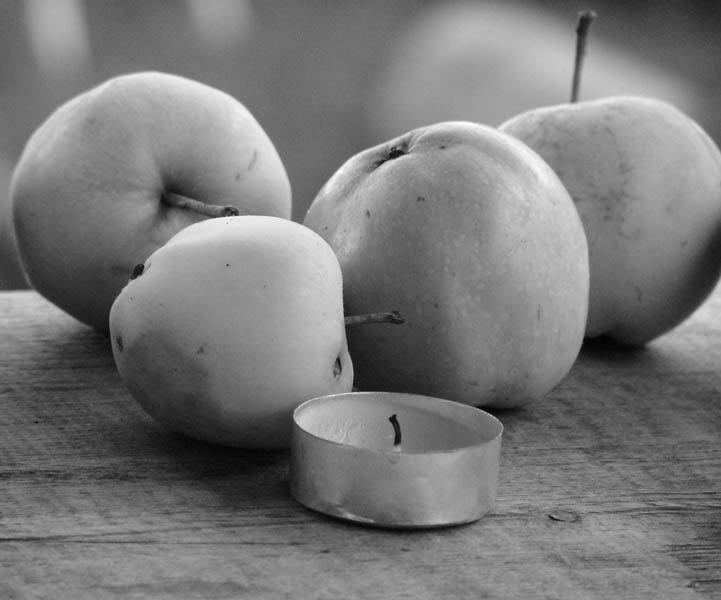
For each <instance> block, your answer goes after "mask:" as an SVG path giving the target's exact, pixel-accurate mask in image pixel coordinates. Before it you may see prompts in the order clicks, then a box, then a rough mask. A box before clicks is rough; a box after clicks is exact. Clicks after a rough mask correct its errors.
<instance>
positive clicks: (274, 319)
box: [109, 216, 353, 449]
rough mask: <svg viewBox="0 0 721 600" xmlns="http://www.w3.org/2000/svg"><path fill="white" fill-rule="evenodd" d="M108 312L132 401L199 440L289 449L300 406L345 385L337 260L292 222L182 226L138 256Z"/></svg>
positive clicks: (246, 219) (347, 370)
mask: <svg viewBox="0 0 721 600" xmlns="http://www.w3.org/2000/svg"><path fill="white" fill-rule="evenodd" d="M109 322H110V337H111V343H112V349H113V355H114V357H115V361H116V365H117V367H118V371H119V373H120V375H121V377H122V379H123V381H124V382H125V384H126V385H127V387H128V389H129V390H130V391H131V393H132V395H133V396H134V397H135V398H136V400H137V401H138V402H139V403H140V405H141V406H142V407H143V408H144V409H145V410H146V411H147V412H148V413H149V414H150V415H152V416H153V417H154V418H155V419H157V420H158V421H159V422H160V423H163V424H164V425H166V426H167V427H168V428H170V429H172V430H174V431H177V432H180V433H183V434H185V435H187V436H190V437H193V438H196V439H199V440H203V441H206V442H211V443H217V444H223V445H229V446H239V447H245V448H258V449H277V448H287V447H288V446H289V445H290V437H291V426H292V411H293V409H294V408H295V407H296V406H297V405H299V404H300V403H301V402H303V401H304V400H307V399H310V398H313V397H316V396H322V395H325V394H333V393H342V392H349V391H351V389H352V385H353V364H352V362H351V359H350V356H349V355H348V347H347V343H346V335H345V323H344V315H343V289H342V276H341V270H340V266H339V264H338V260H337V259H336V257H335V254H334V253H333V250H332V249H331V248H330V247H329V246H328V244H327V243H326V242H325V241H324V240H323V239H322V238H321V237H320V236H318V235H317V234H316V233H314V232H313V231H311V230H310V229H308V228H307V227H304V226H303V225H301V224H300V223H296V222H293V221H290V220H286V219H281V218H278V217H267V216H239V217H227V218H217V219H212V220H208V221H203V222H200V223H196V224H193V225H190V226H188V227H187V228H185V229H183V230H182V231H180V232H179V233H178V234H176V235H175V236H174V237H172V238H171V239H170V240H169V241H168V242H167V243H166V244H165V245H164V246H163V247H161V248H160V249H158V250H157V251H156V252H154V253H153V254H152V255H151V256H150V257H149V258H148V259H147V260H146V261H145V263H144V270H143V271H142V274H141V275H139V276H138V277H136V278H134V279H132V280H131V281H129V283H128V285H127V286H126V287H125V288H123V290H122V291H121V293H120V295H119V296H118V297H117V299H116V300H115V302H114V303H113V306H112V309H111V311H110V319H109Z"/></svg>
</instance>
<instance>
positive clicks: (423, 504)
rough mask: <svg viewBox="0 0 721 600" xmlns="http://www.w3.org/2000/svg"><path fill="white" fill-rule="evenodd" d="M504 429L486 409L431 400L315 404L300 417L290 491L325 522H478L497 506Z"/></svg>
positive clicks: (392, 397)
mask: <svg viewBox="0 0 721 600" xmlns="http://www.w3.org/2000/svg"><path fill="white" fill-rule="evenodd" d="M392 417H393V418H395V419H396V420H397V427H394V424H393V423H392ZM398 430H399V431H398ZM502 431H503V426H502V425H501V423H500V422H499V421H498V420H497V419H496V418H495V417H493V416H492V415H490V414H488V413H486V412H484V411H482V410H480V409H478V408H474V407H471V406H467V405H464V404H459V403H456V402H450V401H447V400H441V399H438V398H430V397H427V396H418V395H413V394H397V393H390V392H351V393H347V394H338V395H335V396H325V397H322V398H316V399H313V400H309V401H308V402H305V403H304V404H302V405H301V406H299V407H298V408H297V409H296V411H295V413H294V424H293V442H292V446H291V472H290V487H291V493H292V495H293V497H294V498H296V500H298V501H299V502H300V503H302V504H304V505H305V506H307V507H309V508H312V509H315V510H318V511H320V512H323V513H325V514H328V515H331V516H335V517H341V518H344V519H348V520H351V521H357V522H362V523H367V524H371V525H377V526H383V527H438V526H443V525H451V524H460V523H468V522H471V521H475V520H476V519H478V518H480V517H481V516H482V515H483V514H485V513H487V512H489V511H490V510H492V508H493V506H494V503H495V494H496V488H497V485H498V468H499V458H500V447H501V435H502ZM399 433H400V436H399V435H398V434H399ZM399 437H400V439H398V438H399Z"/></svg>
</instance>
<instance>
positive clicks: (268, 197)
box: [11, 72, 291, 331]
mask: <svg viewBox="0 0 721 600" xmlns="http://www.w3.org/2000/svg"><path fill="white" fill-rule="evenodd" d="M167 191H172V192H175V193H178V194H182V195H184V196H189V197H191V198H194V199H196V200H199V201H201V202H204V203H207V204H221V205H225V204H231V205H234V206H236V207H237V208H238V209H239V211H240V213H241V214H267V215H273V216H279V217H284V218H290V214H291V194H290V184H289V182H288V177H287V174H286V172H285V168H284V166H283V164H282V162H281V160H280V157H279V156H278V154H277V152H276V150H275V148H274V146H273V144H272V142H271V140H270V139H269V138H268V136H267V134H266V133H265V131H264V130H263V129H262V128H261V126H260V125H259V124H258V122H257V121H256V120H255V118H254V117H253V116H252V115H251V113H250V112H249V111H248V110H247V108H245V107H244V106H243V105H242V104H241V103H240V102H238V101H237V100H236V99H234V98H233V97H231V96H230V95H228V94H226V93H224V92H222V91H220V90H217V89H215V88H212V87H210V86H207V85H205V84H202V83H199V82H197V81H193V80H190V79H186V78H183V77H179V76H176V75H171V74H167V73H158V72H141V73H131V74H128V75H122V76H119V77H116V78H113V79H110V80H108V81H106V82H105V83H103V84H101V85H99V86H98V87H95V88H93V89H91V90H89V91H86V92H84V93H82V94H80V95H79V96H76V97H75V98H73V99H71V100H70V101H68V102H67V103H65V104H64V105H62V106H61V107H59V108H58V109H57V110H56V111H55V112H54V113H53V114H51V115H50V116H49V118H48V119H47V120H46V121H45V122H44V123H43V124H42V125H40V127H39V128H38V129H37V130H36V131H35V132H34V133H33V134H32V136H31V137H30V139H29V140H28V142H27V144H26V146H25V149H24V151H23V153H22V155H21V157H20V160H19V162H18V164H17V167H16V169H15V172H14V175H13V180H12V188H11V197H12V204H13V218H14V223H15V230H16V234H17V243H18V249H19V253H20V258H21V261H22V264H23V266H24V268H25V271H26V273H27V276H28V279H29V281H30V284H31V285H32V286H33V287H34V288H35V289H36V290H37V291H38V292H40V294H42V295H43V296H45V297H46V298H47V299H49V300H50V301H52V302H54V303H55V304H56V305H57V306H59V307H60V308H62V309H63V310H65V311H66V312H68V313H69V314H71V315H73V316H74V317H76V318H77V319H79V320H80V321H83V322H85V323H87V324H89V325H91V326H93V327H95V328H96V329H98V330H101V331H107V328H108V324H107V321H108V311H109V310H110V306H111V304H112V302H113V300H114V299H115V297H116V296H117V294H118V293H119V292H120V290H121V288H122V287H123V286H124V285H125V283H126V282H127V280H128V276H129V274H130V272H131V270H132V268H133V266H134V265H135V264H136V263H139V262H142V261H143V260H145V258H147V257H148V256H149V255H150V254H151V253H152V252H153V251H154V250H155V249H157V248H158V247H159V246H161V245H162V244H163V243H165V242H166V241H167V240H168V239H169V238H170V237H171V236H172V235H173V234H175V233H176V232H178V231H179V230H181V229H182V228H183V227H186V226H188V225H190V224H191V223H194V222H197V221H199V220H201V219H205V218H207V217H205V216H201V215H199V214H198V213H196V212H193V211H190V210H187V209H182V208H178V207H170V206H167V205H165V204H164V203H162V202H161V196H162V194H163V193H164V192H167Z"/></svg>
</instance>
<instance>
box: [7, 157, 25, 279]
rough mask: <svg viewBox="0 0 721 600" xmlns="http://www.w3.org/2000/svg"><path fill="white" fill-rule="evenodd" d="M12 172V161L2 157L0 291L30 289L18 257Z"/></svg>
mask: <svg viewBox="0 0 721 600" xmlns="http://www.w3.org/2000/svg"><path fill="white" fill-rule="evenodd" d="M12 172H13V164H12V162H11V161H10V159H8V158H5V157H4V156H0V290H16V289H25V288H27V287H28V283H27V280H26V279H25V274H24V273H23V270H22V266H21V265H20V258H19V257H18V251H17V245H16V243H15V227H14V226H13V220H12V210H11V208H10V194H9V190H10V179H11V177H12Z"/></svg>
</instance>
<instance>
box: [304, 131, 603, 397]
mask: <svg viewBox="0 0 721 600" xmlns="http://www.w3.org/2000/svg"><path fill="white" fill-rule="evenodd" d="M394 148H396V149H402V152H400V151H399V150H393V149H394ZM390 156H394V157H395V158H394V159H390V158H389V157H390ZM369 214H371V215H373V219H369V218H368V215H369ZM304 224H305V225H307V226H308V227H310V228H312V229H314V230H315V231H317V232H318V233H319V234H320V235H322V236H323V237H324V238H325V239H326V240H327V241H328V243H329V244H330V245H331V247H332V248H333V249H334V250H335V252H336V255H337V256H338V260H339V262H340V265H341V269H342V272H343V280H344V300H345V306H346V312H347V313H349V314H360V313H368V312H373V311H378V310H384V309H387V308H388V307H393V308H394V309H397V310H399V311H400V312H401V313H402V314H403V316H404V317H405V324H404V325H403V326H402V327H362V328H357V329H355V328H353V329H349V330H348V343H349V347H350V352H351V356H352V357H353V364H354V369H355V384H356V386H357V387H358V388H359V389H365V390H370V389H375V390H379V389H383V390H394V391H404V392H414V393H423V394H428V395H435V396H441V397H446V398H450V399H452V400H456V401H460V402H464V403H468V404H474V405H486V406H496V407H512V406H519V405H522V404H525V403H527V402H530V401H532V400H534V399H537V398H539V397H541V396H542V395H544V394H545V393H546V392H548V391H549V390H550V389H551V388H552V387H554V386H555V385H556V384H557V383H558V382H559V381H560V380H561V379H562V378H563V377H564V376H565V375H566V373H567V372H568V370H569V369H570V368H571V365H572V364H573V362H574V361H575V358H576V356H577V354H578V351H579V349H580V347H581V343H582V340H583V332H584V327H585V323H586V316H587V307H588V285H589V282H588V277H589V275H588V269H589V265H588V249H587V244H586V238H585V234H584V232H583V227H582V224H581V221H580V219H579V216H578V213H577V211H576V209H575V208H574V206H573V202H572V200H571V198H570V196H569V194H568V192H567V191H566V189H565V188H564V187H563V185H562V184H561V181H560V180H559V178H558V177H557V175H556V174H555V173H554V172H553V171H552V170H551V169H550V167H549V166H548V165H547V164H546V163H545V162H544V161H543V160H542V159H541V158H540V157H539V156H538V154H536V153H535V152H534V151H533V150H531V149H530V148H529V147H528V146H527V145H525V144H523V143H520V142H518V140H515V139H513V138H512V137H511V136H509V135H506V134H503V133H501V132H499V131H497V130H496V129H494V128H491V127H487V126H483V125H478V124H474V123H467V122H447V123H438V124H435V125H432V126H428V127H424V128H420V129H417V130H414V131H411V132H409V133H408V134H406V135H404V136H401V137H399V138H397V139H393V140H391V141H389V142H387V143H385V144H380V145H379V146H376V147H374V148H370V149H368V150H365V151H363V152H361V153H359V154H357V155H356V156H354V157H351V158H350V159H349V160H348V161H346V162H345V163H344V164H343V165H341V166H340V168H339V169H338V171H337V172H336V173H335V174H334V175H333V176H332V177H331V178H330V179H329V181H328V182H327V183H326V184H325V185H324V186H323V188H322V189H321V190H320V192H319V193H318V195H317V196H316V198H315V199H314V201H313V203H312V204H311V206H310V208H309V210H308V212H307V214H306V216H305V219H304Z"/></svg>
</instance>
